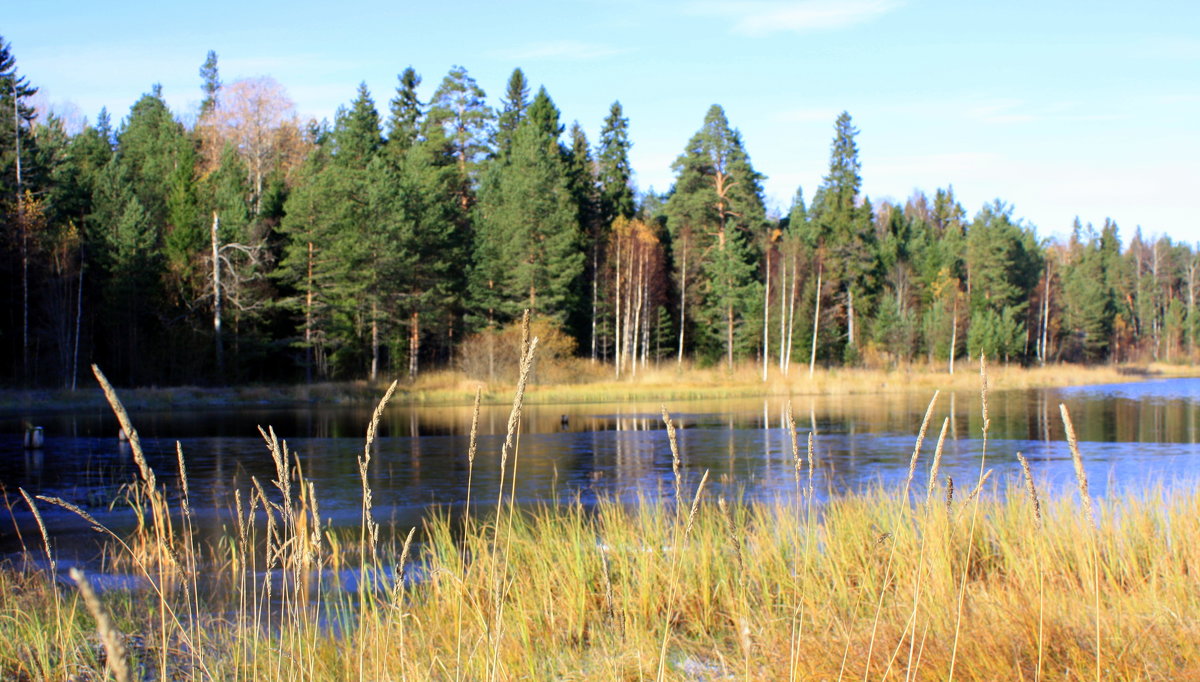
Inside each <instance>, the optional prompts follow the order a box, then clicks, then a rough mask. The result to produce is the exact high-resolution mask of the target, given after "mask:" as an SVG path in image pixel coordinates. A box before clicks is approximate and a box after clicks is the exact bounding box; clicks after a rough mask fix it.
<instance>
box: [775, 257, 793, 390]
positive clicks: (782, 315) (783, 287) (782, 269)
mask: <svg viewBox="0 0 1200 682" xmlns="http://www.w3.org/2000/svg"><path fill="white" fill-rule="evenodd" d="M779 256H780V258H779V278H780V280H782V281H780V282H779V371H780V372H783V373H784V376H786V375H787V368H786V365H785V364H784V361H785V360H786V359H787V297H786V296H785V295H784V292H787V293H789V294H790V293H791V289H789V288H788V279H787V259H786V258H784V257H783V252H782V251H781V252H780V254H779ZM792 276H793V277H795V273H793V274H792Z"/></svg>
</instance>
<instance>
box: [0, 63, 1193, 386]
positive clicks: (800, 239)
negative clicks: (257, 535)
mask: <svg viewBox="0 0 1200 682" xmlns="http://www.w3.org/2000/svg"><path fill="white" fill-rule="evenodd" d="M198 61H199V60H198ZM198 75H199V78H198V81H197V82H198V85H199V87H200V88H201V91H202V94H203V98H204V99H203V102H202V103H201V105H200V107H199V111H198V112H173V111H171V110H170V108H169V107H168V106H167V104H166V102H165V101H164V99H163V97H162V93H161V89H160V88H159V87H157V86H154V87H152V88H151V89H150V91H149V92H148V93H146V94H145V95H143V96H142V97H141V98H140V99H139V100H138V101H137V102H136V103H135V104H134V105H133V106H132V108H131V109H130V110H129V111H128V112H125V113H124V114H123V115H122V116H120V117H119V120H118V119H116V118H114V116H113V114H112V113H110V112H108V111H106V110H102V111H100V112H98V115H97V116H96V119H95V121H94V122H93V123H90V124H83V125H78V126H71V125H68V124H67V122H65V121H64V120H62V119H61V118H59V117H57V116H55V115H54V114H53V113H47V112H41V111H39V110H38V109H37V108H35V107H34V106H33V102H34V101H35V98H34V96H35V95H36V93H37V84H36V83H31V82H29V79H28V78H26V77H24V76H23V75H22V74H21V72H20V69H19V67H18V61H17V59H16V56H15V55H13V54H12V53H11V51H10V49H9V46H8V44H7V43H6V42H4V41H3V40H2V39H0V211H2V213H0V291H2V292H3V293H2V295H0V358H3V359H2V360H0V384H3V385H8V386H15V387H35V386H42V387H74V386H75V385H76V383H77V382H80V383H85V382H86V379H85V378H84V377H86V376H88V375H89V374H90V373H89V372H88V371H87V367H88V365H89V364H91V363H98V364H99V365H101V366H102V367H103V368H104V371H105V372H106V373H107V374H108V376H109V377H111V378H113V379H114V381H117V382H120V383H123V384H132V385H152V384H153V385H178V384H189V383H198V384H230V383H243V382H299V381H329V380H352V379H375V378H381V377H384V376H387V377H405V376H407V377H416V376H417V375H418V374H420V373H421V372H425V371H428V370H430V369H445V368H452V369H457V370H462V371H464V372H466V373H467V374H468V375H471V376H473V377H476V378H488V377H489V376H492V377H494V376H495V374H496V372H497V367H498V366H499V365H500V364H502V363H501V361H502V358H500V357H499V356H500V355H503V354H504V353H506V352H507V353H512V352H513V351H511V350H508V351H506V350H505V349H504V348H503V346H504V344H505V343H506V341H505V339H506V338H509V337H508V336H505V334H511V330H512V328H513V325H514V324H515V323H516V322H517V321H519V319H520V317H521V315H522V314H523V311H525V310H526V309H528V310H530V311H531V314H532V316H533V319H534V320H535V324H536V325H537V326H538V329H539V334H540V335H541V336H542V339H543V348H544V349H545V352H547V353H550V354H551V355H554V354H558V355H561V356H564V357H566V356H569V357H575V358H580V359H590V360H592V361H594V362H596V363H602V365H603V366H604V367H606V368H608V370H609V371H610V372H611V374H613V375H615V376H627V375H634V374H636V373H637V372H639V371H641V370H643V369H644V368H646V367H648V366H653V365H662V364H666V363H692V362H694V363H697V364H701V365H729V366H731V367H732V366H734V365H736V364H738V363H750V362H752V363H758V364H760V365H761V366H763V367H764V368H766V367H774V368H778V369H779V370H780V371H783V372H788V371H792V372H795V371H797V367H798V366H803V367H804V368H805V370H807V368H808V366H809V364H810V363H815V364H818V365H823V366H832V365H867V366H893V365H897V364H904V363H922V364H930V365H934V366H947V365H948V366H951V367H952V365H953V362H954V359H955V358H963V357H966V356H968V355H971V356H977V355H978V354H979V353H981V352H984V353H987V354H988V355H989V356H990V357H993V358H997V359H999V360H1002V361H1008V362H1013V363H1024V364H1038V363H1057V362H1082V363H1105V362H1148V361H1152V360H1157V361H1165V362H1178V361H1185V360H1189V359H1192V358H1194V357H1196V336H1197V332H1198V331H1200V325H1198V324H1197V311H1196V293H1197V289H1198V288H1200V282H1197V275H1198V274H1200V251H1198V250H1197V248H1196V247H1195V246H1193V245H1189V244H1185V243H1179V242H1174V241H1172V240H1171V239H1170V238H1168V237H1166V236H1156V237H1153V238H1148V237H1147V236H1145V235H1143V234H1142V233H1141V230H1140V228H1139V229H1136V230H1135V231H1134V232H1133V233H1132V235H1127V236H1128V239H1127V243H1126V244H1125V245H1123V242H1122V238H1121V235H1120V233H1119V231H1118V226H1117V225H1116V224H1115V223H1114V222H1112V221H1108V220H1106V221H1105V223H1104V224H1103V225H1100V226H1095V225H1091V224H1081V223H1080V222H1079V221H1078V220H1077V221H1076V223H1075V225H1074V226H1073V228H1072V229H1071V230H1070V232H1069V237H1068V238H1066V239H1065V240H1061V239H1060V240H1055V239H1046V238H1043V237H1039V236H1038V234H1037V230H1036V229H1035V227H1034V226H1033V225H1030V224H1028V223H1027V222H1026V221H1024V220H1022V219H1020V218H1019V217H1018V216H1015V215H1014V211H1013V209H1012V207H1011V206H1010V205H1009V204H1007V203H1006V202H1005V201H1002V200H1000V199H996V200H994V201H993V202H991V203H988V204H986V205H984V206H981V207H978V208H977V209H975V210H973V211H969V210H968V209H967V208H966V207H964V206H962V205H961V204H960V203H959V202H958V200H956V198H955V195H954V191H953V189H952V188H951V187H945V188H937V189H934V190H932V193H928V194H927V193H925V192H915V193H914V194H913V195H912V196H911V197H909V198H908V199H907V200H906V201H904V202H903V203H899V202H891V201H878V202H875V201H872V200H871V199H870V198H869V197H867V196H865V195H864V193H863V192H862V173H863V172H864V169H863V168H862V167H861V164H860V160H859V150H858V146H857V141H856V136H857V133H858V130H857V128H856V127H855V124H854V121H853V120H852V118H851V116H850V115H849V114H848V113H843V114H841V115H840V116H839V117H838V118H837V120H836V121H833V122H832V123H833V127H832V130H831V133H832V142H831V145H830V154H829V163H828V171H827V173H826V174H825V175H824V177H823V178H822V180H821V182H820V184H819V186H817V187H812V188H807V189H806V190H801V189H800V188H797V189H796V193H795V197H794V200H793V202H792V205H791V207H790V210H789V211H788V213H787V214H786V215H782V216H772V215H770V214H769V213H768V210H767V208H766V206H765V204H764V199H763V192H762V188H761V184H762V180H763V176H762V175H761V174H760V173H759V172H758V171H756V170H755V168H754V165H753V163H752V161H751V154H750V150H748V149H746V147H745V145H744V143H743V140H742V136H741V134H740V133H739V131H738V129H737V127H736V125H735V122H733V121H730V120H728V119H727V117H726V114H725V112H724V110H723V109H722V108H721V107H720V106H718V105H715V104H714V105H713V106H712V107H711V108H710V109H709V110H708V111H707V112H680V115H681V116H683V117H684V119H685V120H686V119H687V118H688V117H690V116H693V115H694V116H695V121H696V125H697V127H696V130H695V133H694V135H692V137H691V138H690V140H689V141H688V143H687V145H686V146H685V147H684V148H683V149H681V150H680V151H679V155H678V158H677V159H676V160H675V162H674V164H673V166H672V170H673V171H674V178H675V180H674V184H673V186H672V187H671V188H670V189H669V190H668V191H667V192H666V193H664V194H656V193H653V192H651V193H644V194H639V193H638V192H636V191H635V188H634V185H633V182H632V174H633V171H632V169H631V167H630V162H629V158H628V154H629V151H630V149H631V146H632V145H633V144H634V142H633V139H634V138H633V135H632V133H631V130H632V128H631V122H630V121H629V119H628V118H627V117H626V116H625V114H624V112H623V110H622V107H621V104H620V103H619V102H614V103H613V104H612V106H611V108H610V109H609V110H608V111H607V112H591V113H589V114H588V115H594V116H595V117H596V119H600V118H601V117H602V120H603V127H602V128H601V132H600V135H599V139H597V140H589V139H587V137H586V135H585V134H584V132H583V128H582V127H581V126H580V125H579V124H578V123H568V122H567V119H566V118H565V117H564V115H563V112H561V111H560V110H559V109H558V107H557V106H556V105H555V103H554V101H553V99H552V98H551V95H550V93H548V92H547V91H546V90H545V89H544V88H536V87H535V86H533V85H532V84H531V83H530V82H529V81H528V80H526V76H525V74H524V73H523V72H522V71H521V70H520V69H516V70H514V71H513V72H512V76H511V78H510V79H509V80H508V82H507V83H506V84H505V87H504V90H503V94H502V95H501V96H500V97H499V99H498V100H495V99H489V97H488V95H487V94H486V93H485V91H484V89H483V88H482V87H481V85H480V84H479V83H477V82H476V81H475V79H473V78H472V77H471V75H470V74H469V72H468V71H467V69H465V68H462V67H459V66H455V67H454V68H452V69H451V70H450V71H449V72H448V73H447V74H446V75H445V76H444V77H442V78H441V80H440V82H439V83H438V85H437V87H436V90H434V92H433V94H432V96H431V97H430V98H429V100H428V101H422V100H421V98H420V97H418V92H419V88H420V85H421V83H422V76H421V75H420V74H417V73H416V72H415V71H414V70H413V69H412V68H408V69H405V70H404V71H403V72H402V73H400V74H399V75H398V77H397V83H396V89H395V91H394V92H393V93H388V94H387V95H385V96H386V97H387V100H386V101H383V100H382V99H381V100H380V101H378V102H377V101H376V100H375V99H374V96H373V95H372V93H371V92H369V91H368V90H367V88H366V86H365V85H362V86H359V88H358V91H357V94H356V95H355V96H354V98H353V100H352V101H350V102H348V103H347V104H345V105H344V106H342V107H341V108H340V109H339V110H338V111H337V113H336V116H335V117H334V120H333V121H332V123H330V122H327V121H326V122H315V121H307V122H306V121H302V120H300V119H299V118H298V116H297V115H296V113H295V108H294V105H293V104H292V103H291V101H290V100H289V99H288V97H287V95H286V92H285V91H284V89H283V88H282V86H281V85H280V84H279V83H277V82H276V81H275V80H273V79H272V78H270V77H259V78H250V79H240V80H237V81H233V82H229V83H225V82H222V80H221V77H220V72H219V69H218V62H217V55H216V54H215V53H213V52H210V53H209V54H208V56H207V59H206V60H204V61H203V62H202V64H201V65H200V67H199V74H198ZM348 92H349V88H348ZM184 121H187V123H185V122H184ZM866 170H867V171H868V172H869V169H866ZM1058 227H1059V226H1054V228H1055V229H1058ZM1063 227H1065V226H1063Z"/></svg>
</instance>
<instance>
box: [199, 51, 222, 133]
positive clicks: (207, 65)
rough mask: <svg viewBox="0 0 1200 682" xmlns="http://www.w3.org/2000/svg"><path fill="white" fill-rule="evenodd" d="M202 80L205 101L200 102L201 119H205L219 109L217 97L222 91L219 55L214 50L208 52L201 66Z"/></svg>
mask: <svg viewBox="0 0 1200 682" xmlns="http://www.w3.org/2000/svg"><path fill="white" fill-rule="evenodd" d="M200 80H201V85H200V89H201V90H202V91H203V92H204V99H203V100H201V101H200V118H204V116H205V115H207V114H208V113H210V112H211V111H212V110H213V109H215V108H216V107H217V95H218V93H219V92H220V91H221V76H220V73H219V72H218V71H217V53H216V52H215V51H213V50H209V51H208V56H207V57H205V58H204V63H203V64H201V65H200Z"/></svg>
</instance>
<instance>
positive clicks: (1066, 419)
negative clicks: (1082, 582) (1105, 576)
mask: <svg viewBox="0 0 1200 682" xmlns="http://www.w3.org/2000/svg"><path fill="white" fill-rule="evenodd" d="M1058 409H1059V411H1060V412H1061V413H1062V421H1063V430H1064V431H1066V435H1067V445H1068V446H1069V447H1070V449H1071V463H1072V464H1074V466H1075V483H1076V485H1077V486H1078V488H1079V499H1080V501H1081V502H1082V503H1083V517H1084V518H1083V520H1084V523H1085V524H1086V526H1087V528H1086V530H1085V532H1086V533H1087V535H1088V540H1089V543H1090V545H1091V550H1092V594H1093V595H1094V597H1095V599H1094V604H1093V607H1094V608H1095V612H1096V634H1095V636H1096V680H1097V681H1098V680H1100V678H1101V674H1100V671H1101V670H1102V668H1101V666H1100V660H1101V646H1102V642H1101V641H1100V621H1101V617H1102V616H1101V611H1100V556H1099V552H1100V550H1099V548H1098V547H1097V540H1096V534H1097V530H1096V515H1095V511H1094V510H1093V509H1092V496H1091V493H1090V492H1089V491H1088V478H1087V470H1086V469H1084V468H1083V456H1082V455H1080V454H1079V439H1078V438H1076V437H1075V424H1074V423H1073V422H1072V421H1071V412H1070V411H1069V410H1068V409H1067V406H1066V404H1064V403H1059V405H1058Z"/></svg>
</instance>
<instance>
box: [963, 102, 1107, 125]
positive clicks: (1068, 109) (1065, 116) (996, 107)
mask: <svg viewBox="0 0 1200 682" xmlns="http://www.w3.org/2000/svg"><path fill="white" fill-rule="evenodd" d="M965 111H966V114H967V115H968V116H969V117H970V118H972V119H974V120H976V121H979V122H980V123H988V124H997V125H1004V124H1020V123H1039V122H1040V123H1085V122H1089V121H1117V120H1122V119H1126V118H1128V116H1127V115H1124V114H1120V113H1116V112H1113V111H1102V112H1092V111H1086V110H1081V105H1079V104H1078V103H1076V102H1066V101H1063V102H1043V103H1039V104H1031V103H1029V102H1026V101H1024V100H1020V99H996V100H991V101H982V102H976V103H974V104H971V105H968V106H966V107H965Z"/></svg>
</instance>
